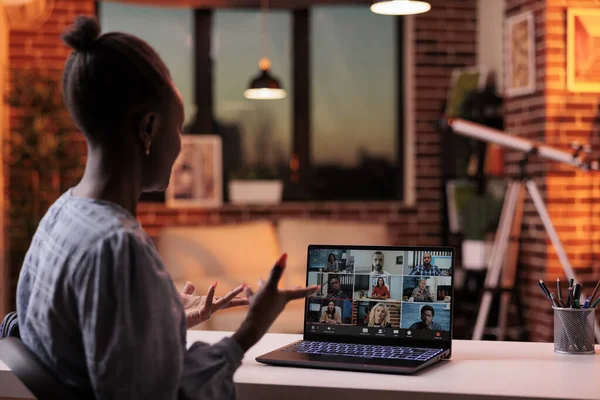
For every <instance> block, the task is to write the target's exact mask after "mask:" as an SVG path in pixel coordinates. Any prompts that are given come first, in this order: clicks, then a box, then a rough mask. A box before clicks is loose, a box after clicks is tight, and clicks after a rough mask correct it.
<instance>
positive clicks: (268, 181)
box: [228, 167, 283, 204]
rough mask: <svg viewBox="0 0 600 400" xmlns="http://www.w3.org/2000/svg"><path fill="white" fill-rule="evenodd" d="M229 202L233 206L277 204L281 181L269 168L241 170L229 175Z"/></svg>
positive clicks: (280, 191)
mask: <svg viewBox="0 0 600 400" xmlns="http://www.w3.org/2000/svg"><path fill="white" fill-rule="evenodd" d="M228 186H229V201H230V202H231V203H233V204H279V203H281V199H282V196H283V181H282V180H281V178H280V177H279V176H278V175H277V174H276V173H274V172H273V171H272V170H270V169H269V168H263V167H256V168H243V169H240V170H238V171H236V172H234V173H232V174H231V177H230V180H229V184H228Z"/></svg>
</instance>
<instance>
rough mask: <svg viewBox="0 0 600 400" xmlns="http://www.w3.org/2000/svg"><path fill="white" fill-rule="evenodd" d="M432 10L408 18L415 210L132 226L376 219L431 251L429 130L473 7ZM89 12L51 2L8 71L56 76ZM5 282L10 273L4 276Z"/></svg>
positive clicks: (433, 154) (470, 35)
mask: <svg viewBox="0 0 600 400" xmlns="http://www.w3.org/2000/svg"><path fill="white" fill-rule="evenodd" d="M431 4H432V7H433V9H432V11H430V12H428V13H427V14H424V15H421V16H418V17H416V18H415V24H414V25H415V35H414V38H415V49H416V54H415V57H414V59H415V68H414V71H415V86H416V87H415V98H414V100H413V103H412V104H413V105H414V113H415V118H414V119H415V121H416V132H415V140H416V142H415V143H414V145H413V149H414V151H415V152H416V163H415V170H416V204H417V205H416V206H415V207H413V208H407V207H405V206H402V205H401V204H398V203H394V202H387V203H350V204H346V203H344V204H342V203H327V204H313V203H304V204H286V205H282V206H280V207H277V208H275V209H270V208H264V207H251V208H238V207H233V206H226V207H224V208H222V209H220V210H214V211H203V210H195V209H192V210H190V209H181V210H173V209H167V208H166V207H165V206H164V205H161V204H142V205H140V207H139V210H138V211H139V212H138V214H139V219H140V221H141V222H142V223H143V224H144V226H145V227H146V228H147V229H148V230H149V232H150V234H151V235H153V236H154V235H156V233H157V232H158V230H159V229H161V227H164V226H167V225H173V224H181V225H201V224H211V223H212V224H214V223H235V222H237V221H242V220H250V219H264V218H267V219H271V220H273V221H275V222H276V221H277V220H278V218H280V217H283V216H286V217H289V216H297V217H302V218H328V219H344V220H357V219H358V220H369V221H373V220H378V221H381V222H382V223H387V224H388V226H389V227H390V234H391V235H392V241H393V243H397V244H409V245H415V244H419V245H438V244H439V243H440V240H441V238H440V235H441V222H440V221H441V220H442V219H441V212H442V211H441V210H442V199H443V192H442V182H441V170H440V169H441V166H440V154H441V148H440V142H441V140H440V133H439V132H438V131H437V130H436V129H435V127H434V125H435V121H436V118H437V116H438V114H437V113H438V111H439V109H440V106H441V103H442V102H443V100H444V99H445V97H446V94H447V88H448V84H449V80H450V74H451V71H452V69H453V68H455V67H459V66H470V65H474V64H475V51H476V20H475V18H476V0H432V1H431ZM93 11H94V4H93V1H90V0H56V7H55V9H54V11H53V13H52V15H51V17H50V19H49V20H48V21H47V22H46V24H45V25H44V26H43V27H42V28H41V29H38V30H36V31H35V32H21V31H19V32H16V31H15V32H11V34H10V66H11V67H16V68H25V67H30V66H42V67H45V68H49V69H50V70H52V71H53V72H54V73H56V74H59V73H60V70H61V69H62V67H63V63H64V60H65V58H66V56H67V54H68V50H67V48H66V47H65V46H63V45H62V43H61V41H60V38H59V34H60V33H61V31H62V30H63V29H64V28H65V27H66V26H67V25H68V24H69V23H70V22H71V21H72V20H73V18H74V17H75V15H77V14H79V13H84V14H91V13H93ZM12 274H13V278H14V275H15V274H16V271H15V270H13V271H12Z"/></svg>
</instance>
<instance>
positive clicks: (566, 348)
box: [552, 307, 596, 354]
mask: <svg viewBox="0 0 600 400" xmlns="http://www.w3.org/2000/svg"><path fill="white" fill-rule="evenodd" d="M552 308H553V309H554V351H555V352H556V353H560V354H594V351H595V349H594V313H595V311H596V309H595V308H560V307H552Z"/></svg>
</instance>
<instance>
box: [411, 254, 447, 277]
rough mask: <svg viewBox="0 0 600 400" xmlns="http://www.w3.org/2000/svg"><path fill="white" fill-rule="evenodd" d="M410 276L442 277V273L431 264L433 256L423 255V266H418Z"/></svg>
mask: <svg viewBox="0 0 600 400" xmlns="http://www.w3.org/2000/svg"><path fill="white" fill-rule="evenodd" d="M409 275H425V276H442V275H443V274H442V271H441V270H440V269H439V268H438V267H437V266H435V265H432V264H431V254H429V253H425V254H423V264H421V265H416V266H415V267H414V268H413V270H412V271H410V274H409Z"/></svg>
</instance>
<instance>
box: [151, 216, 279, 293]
mask: <svg viewBox="0 0 600 400" xmlns="http://www.w3.org/2000/svg"><path fill="white" fill-rule="evenodd" d="M157 249H158V251H159V253H160V254H161V256H162V258H163V260H164V263H165V266H166V268H167V271H168V272H169V274H170V275H171V279H173V282H174V283H175V285H176V286H177V288H178V289H181V288H183V286H184V285H185V281H186V280H189V281H191V282H192V283H193V284H194V285H195V286H196V294H203V293H205V292H206V291H207V290H208V287H209V286H210V285H211V284H212V283H214V282H215V281H218V282H219V284H218V287H217V295H223V294H225V293H226V292H227V291H229V290H231V289H233V288H234V287H236V286H237V285H239V284H241V283H243V282H246V283H248V284H250V285H253V286H255V287H256V285H257V282H258V280H259V279H260V278H261V277H263V278H265V279H266V278H267V277H268V275H269V272H270V270H271V268H272V267H273V265H274V264H275V262H276V261H277V259H278V257H279V256H280V255H281V250H280V247H279V243H278V239H277V235H276V232H275V228H274V226H273V224H272V223H271V222H269V221H254V222H246V223H238V224H235V225H219V226H201V227H167V228H165V229H163V230H162V231H161V233H160V235H159V237H158V238H157ZM284 277H285V275H284Z"/></svg>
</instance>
